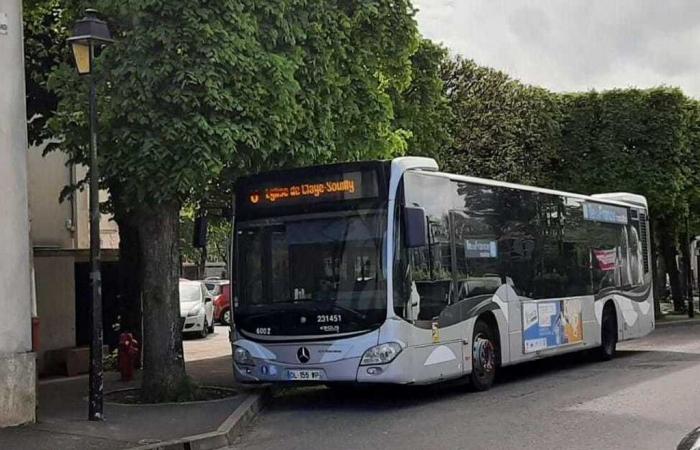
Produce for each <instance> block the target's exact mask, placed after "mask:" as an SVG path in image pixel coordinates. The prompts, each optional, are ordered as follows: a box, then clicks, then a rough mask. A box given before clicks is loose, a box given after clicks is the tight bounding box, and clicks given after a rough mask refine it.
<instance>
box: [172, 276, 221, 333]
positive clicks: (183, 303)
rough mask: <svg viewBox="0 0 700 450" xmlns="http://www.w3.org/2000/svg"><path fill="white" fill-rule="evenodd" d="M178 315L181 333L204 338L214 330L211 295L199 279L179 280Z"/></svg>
mask: <svg viewBox="0 0 700 450" xmlns="http://www.w3.org/2000/svg"><path fill="white" fill-rule="evenodd" d="M180 317H181V319H182V322H183V324H182V332H183V333H198V334H199V336H200V337H202V338H205V337H207V334H209V333H212V332H214V305H213V301H212V296H211V295H210V294H209V291H208V290H207V288H206V286H204V283H202V282H201V281H190V280H182V279H181V280H180Z"/></svg>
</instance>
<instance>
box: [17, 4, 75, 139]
mask: <svg viewBox="0 0 700 450" xmlns="http://www.w3.org/2000/svg"><path fill="white" fill-rule="evenodd" d="M66 16H67V14H66V13H65V11H64V10H63V9H62V7H61V1H60V0H25V1H24V3H23V21H24V24H23V25H24V64H25V72H26V93H27V120H28V123H27V128H28V133H29V143H30V144H31V145H39V144H41V143H42V142H43V141H45V140H46V139H48V138H50V137H52V136H51V135H50V133H49V132H48V129H47V128H46V121H47V120H48V119H49V118H50V117H51V116H52V115H53V112H54V111H55V110H56V106H57V102H58V99H57V97H56V95H55V93H53V92H50V91H49V89H48V86H47V80H48V77H49V74H50V73H51V71H52V70H53V69H54V68H55V67H57V66H58V65H60V64H61V63H64V62H65V61H66V60H67V56H68V55H67V54H66V41H65V36H66V32H67V28H68V27H67V25H66V24H68V23H70V21H69V19H70V18H68V17H66Z"/></svg>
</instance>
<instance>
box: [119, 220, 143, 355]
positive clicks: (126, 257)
mask: <svg viewBox="0 0 700 450" xmlns="http://www.w3.org/2000/svg"><path fill="white" fill-rule="evenodd" d="M114 220H115V221H116V222H117V225H118V226H119V315H120V316H121V324H120V325H121V331H123V332H127V333H132V334H133V335H134V337H135V338H136V339H137V340H138V341H139V343H142V342H143V334H142V328H143V327H142V323H143V322H142V317H143V316H142V305H141V244H140V243H139V234H138V229H137V228H136V227H135V226H134V224H133V218H132V217H129V215H128V214H127V213H126V212H122V211H119V212H115V214H114Z"/></svg>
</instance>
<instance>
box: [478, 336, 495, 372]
mask: <svg viewBox="0 0 700 450" xmlns="http://www.w3.org/2000/svg"><path fill="white" fill-rule="evenodd" d="M495 366H496V352H495V351H494V346H493V344H492V343H491V341H490V340H488V339H485V338H483V337H478V338H477V339H476V340H475V341H474V367H475V369H477V370H478V371H479V372H480V373H488V372H492V371H493V369H494V368H495Z"/></svg>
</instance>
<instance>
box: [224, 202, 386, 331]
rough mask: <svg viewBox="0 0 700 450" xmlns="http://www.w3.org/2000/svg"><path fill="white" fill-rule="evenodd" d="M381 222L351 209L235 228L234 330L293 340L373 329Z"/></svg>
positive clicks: (379, 307)
mask: <svg viewBox="0 0 700 450" xmlns="http://www.w3.org/2000/svg"><path fill="white" fill-rule="evenodd" d="M385 216H386V215H385V214H384V213H380V212H377V211H365V212H362V211H357V210H355V211H352V212H342V213H341V212H338V213H332V214H328V213H326V214H319V215H313V216H309V215H306V216H304V217H300V216H297V217H294V216H291V217H289V218H274V219H266V220H264V221H255V222H247V223H240V224H238V228H237V246H236V248H237V250H238V279H239V293H238V304H237V307H236V311H235V314H236V324H237V326H238V327H239V330H241V331H243V332H244V333H248V334H253V335H258V336H268V335H269V336H301V335H319V334H343V333H352V332H359V331H365V330H369V329H372V328H375V327H377V326H379V325H380V324H381V323H382V322H383V320H384V318H385V317H386V277H385V272H384V267H383V259H384V258H383V242H384V233H385V230H386V225H385V224H386V218H385Z"/></svg>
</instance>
